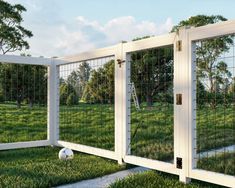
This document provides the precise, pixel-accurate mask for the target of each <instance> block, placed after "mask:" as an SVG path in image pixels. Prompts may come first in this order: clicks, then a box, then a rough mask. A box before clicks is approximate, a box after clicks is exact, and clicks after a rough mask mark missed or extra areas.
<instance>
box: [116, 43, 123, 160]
mask: <svg viewBox="0 0 235 188" xmlns="http://www.w3.org/2000/svg"><path fill="white" fill-rule="evenodd" d="M122 45H123V44H122V43H120V44H119V45H117V47H116V54H115V152H116V153H117V156H118V163H119V164H123V160H122V150H123V148H122V147H123V141H122V139H123V138H122V136H123V134H122V129H123V115H122V106H123V104H122V99H123V92H122V91H123V89H122V87H123V81H122V79H123V74H122V73H123V66H124V65H121V67H120V66H119V65H118V62H117V60H118V59H121V60H122V59H123V57H122Z"/></svg>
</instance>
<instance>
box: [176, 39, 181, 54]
mask: <svg viewBox="0 0 235 188" xmlns="http://www.w3.org/2000/svg"><path fill="white" fill-rule="evenodd" d="M176 49H177V51H178V52H181V51H182V40H178V41H177V42H176Z"/></svg>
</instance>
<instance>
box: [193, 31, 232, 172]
mask: <svg viewBox="0 0 235 188" xmlns="http://www.w3.org/2000/svg"><path fill="white" fill-rule="evenodd" d="M234 39H235V38H234V36H233V35H229V36H222V37H218V38H212V39H208V40H203V41H197V42H196V52H195V53H196V78H197V79H196V80H197V88H196V94H197V100H196V102H197V105H196V106H197V108H196V109H195V110H196V130H195V131H196V141H197V145H196V148H195V149H196V152H197V157H196V160H197V168H200V169H205V170H209V171H214V172H220V173H224V174H229V175H235V56H234V55H235V54H234V52H235V51H234V42H235V40H234Z"/></svg>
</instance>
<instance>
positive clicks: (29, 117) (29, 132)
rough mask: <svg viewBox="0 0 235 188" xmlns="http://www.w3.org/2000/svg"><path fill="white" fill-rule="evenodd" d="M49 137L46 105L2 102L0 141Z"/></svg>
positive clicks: (7, 141)
mask: <svg viewBox="0 0 235 188" xmlns="http://www.w3.org/2000/svg"><path fill="white" fill-rule="evenodd" d="M46 139H47V110H46V107H39V106H34V107H33V108H32V109H30V108H29V107H28V106H27V105H22V107H21V108H17V107H16V105H15V104H10V103H6V104H0V143H10V142H20V141H34V140H46Z"/></svg>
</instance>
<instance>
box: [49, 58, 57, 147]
mask: <svg viewBox="0 0 235 188" xmlns="http://www.w3.org/2000/svg"><path fill="white" fill-rule="evenodd" d="M58 87H59V67H58V66H56V63H55V61H52V62H51V65H49V66H48V88H47V91H48V94H47V97H48V102H47V103H48V110H47V113H48V115H47V117H48V121H47V122H48V128H47V137H48V140H49V142H50V144H51V145H57V141H58V138H59V127H58V126H59V94H58Z"/></svg>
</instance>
